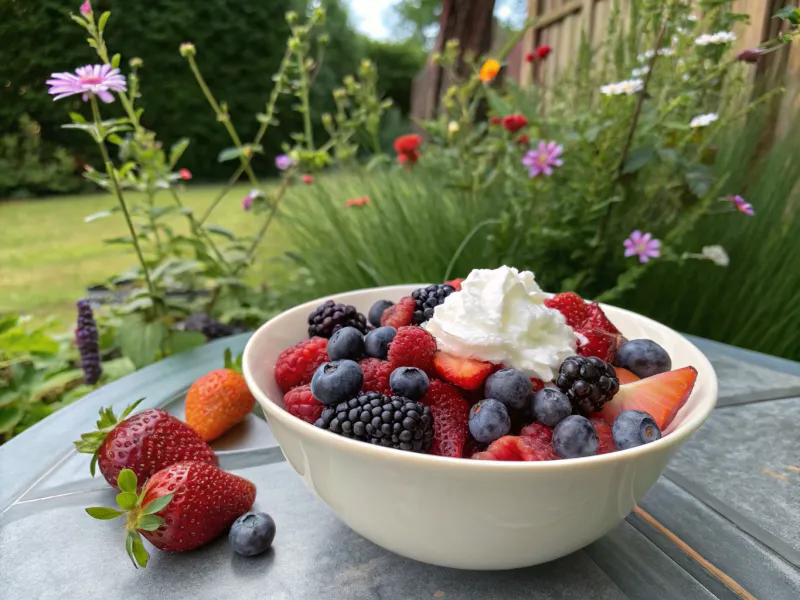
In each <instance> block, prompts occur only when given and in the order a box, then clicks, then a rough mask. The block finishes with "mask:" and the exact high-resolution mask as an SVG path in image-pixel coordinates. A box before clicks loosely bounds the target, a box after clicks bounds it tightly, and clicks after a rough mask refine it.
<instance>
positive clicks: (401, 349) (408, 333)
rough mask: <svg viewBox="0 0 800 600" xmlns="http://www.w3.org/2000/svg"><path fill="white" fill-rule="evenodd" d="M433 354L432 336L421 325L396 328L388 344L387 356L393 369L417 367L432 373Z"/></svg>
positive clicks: (434, 349) (434, 348) (434, 342)
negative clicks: (394, 334) (395, 332)
mask: <svg viewBox="0 0 800 600" xmlns="http://www.w3.org/2000/svg"><path fill="white" fill-rule="evenodd" d="M395 306H397V305H395ZM388 310H391V308H390V309H388ZM434 354H436V340H435V339H434V337H433V336H432V335H431V334H430V333H428V332H427V331H425V330H424V329H423V328H422V327H413V326H412V327H401V328H400V329H398V330H397V335H396V336H394V339H393V340H392V341H391V343H390V344H389V356H388V358H389V362H390V363H392V366H393V367H394V368H395V369H396V368H398V367H417V368H418V369H422V370H423V371H425V372H426V373H433V355H434Z"/></svg>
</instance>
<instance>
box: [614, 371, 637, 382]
mask: <svg viewBox="0 0 800 600" xmlns="http://www.w3.org/2000/svg"><path fill="white" fill-rule="evenodd" d="M614 370H615V371H616V372H617V379H619V384H620V385H625V384H626V383H633V382H634V381H639V377H637V376H636V375H634V374H633V373H631V372H630V371H628V369H623V368H622V367H614Z"/></svg>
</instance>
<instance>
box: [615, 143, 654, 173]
mask: <svg viewBox="0 0 800 600" xmlns="http://www.w3.org/2000/svg"><path fill="white" fill-rule="evenodd" d="M655 156H656V153H655V150H653V148H651V147H649V146H645V147H643V148H636V150H632V151H631V152H630V153H628V158H627V159H626V160H625V165H624V166H623V167H622V172H623V173H624V174H626V175H627V174H628V173H635V172H636V171H638V170H639V169H641V168H642V167H644V166H645V165H646V164H647V163H649V162H650V161H651V160H653V158H655Z"/></svg>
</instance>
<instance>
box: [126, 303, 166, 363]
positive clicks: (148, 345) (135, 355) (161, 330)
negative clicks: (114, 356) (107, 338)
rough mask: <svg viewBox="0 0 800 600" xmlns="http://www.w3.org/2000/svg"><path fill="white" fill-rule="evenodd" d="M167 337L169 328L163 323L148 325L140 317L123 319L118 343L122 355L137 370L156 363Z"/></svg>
mask: <svg viewBox="0 0 800 600" xmlns="http://www.w3.org/2000/svg"><path fill="white" fill-rule="evenodd" d="M166 337H167V328H166V326H165V325H164V323H162V322H161V321H154V322H151V323H146V322H144V321H143V320H142V318H141V317H140V316H138V315H131V316H130V317H126V318H125V319H123V321H122V323H121V324H120V326H119V329H118V330H117V341H118V342H119V346H120V350H121V351H122V354H124V355H125V356H127V357H128V358H129V359H130V360H131V362H132V363H133V364H134V366H135V367H136V368H137V369H141V368H142V367H144V366H147V365H149V364H151V363H153V362H155V360H156V358H157V357H158V353H159V351H160V350H161V344H162V343H163V342H164V340H165V338H166Z"/></svg>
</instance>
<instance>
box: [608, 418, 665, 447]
mask: <svg viewBox="0 0 800 600" xmlns="http://www.w3.org/2000/svg"><path fill="white" fill-rule="evenodd" d="M611 436H612V438H613V439H614V445H615V446H616V447H617V450H627V449H628V448H635V447H636V446H642V445H644V444H649V443H650V442H655V441H656V440H658V439H661V430H660V429H659V428H658V425H657V424H656V421H655V419H653V417H651V416H650V415H649V414H647V413H646V412H644V411H641V410H623V411H622V412H621V413H619V416H617V418H616V419H615V420H614V425H613V426H612V427H611Z"/></svg>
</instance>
